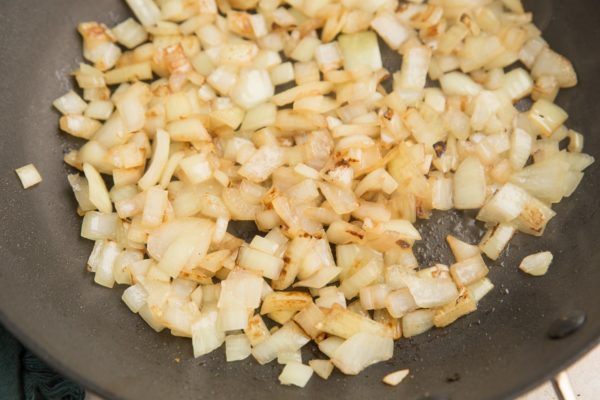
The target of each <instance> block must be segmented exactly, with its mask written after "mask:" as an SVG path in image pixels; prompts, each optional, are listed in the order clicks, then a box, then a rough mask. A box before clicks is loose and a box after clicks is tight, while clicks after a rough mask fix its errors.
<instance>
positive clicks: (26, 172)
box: [15, 164, 110, 212]
mask: <svg viewBox="0 0 600 400" xmlns="http://www.w3.org/2000/svg"><path fill="white" fill-rule="evenodd" d="M15 172H16V173H17V176H18V177H19V180H20V181H21V184H22V185H23V189H28V188H30V187H32V186H34V185H37V184H38V183H40V182H41V181H42V176H41V175H40V173H39V172H38V170H37V168H36V167H35V165H33V164H27V165H25V166H23V167H21V168H17V169H16V170H15ZM109 212H110V211H109Z"/></svg>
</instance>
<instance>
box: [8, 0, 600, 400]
mask: <svg viewBox="0 0 600 400" xmlns="http://www.w3.org/2000/svg"><path fill="white" fill-rule="evenodd" d="M594 5H595V3H594V2H593V1H592V0H589V1H583V0H580V1H577V2H562V1H560V0H552V1H550V0H535V1H534V0H531V1H528V2H526V7H527V8H528V9H530V10H533V11H534V12H535V16H536V19H537V23H538V26H540V28H542V29H543V30H544V36H545V37H546V39H547V40H548V41H549V42H550V43H551V45H552V47H553V48H555V49H556V50H557V51H558V52H561V53H563V54H565V55H566V56H567V57H568V58H570V59H571V60H573V61H574V64H575V67H576V69H577V71H578V73H579V77H580V85H579V86H578V87H577V88H575V89H571V90H567V91H564V92H563V93H562V94H561V96H560V98H559V100H558V103H559V104H560V105H562V106H563V107H564V108H565V109H566V110H567V111H568V112H569V113H570V125H571V126H572V127H573V128H574V129H576V130H578V131H580V132H583V133H584V134H585V135H586V148H587V151H588V152H590V153H591V154H592V155H594V156H596V157H597V158H598V155H599V154H600V151H599V150H600V137H599V135H598V134H597V128H596V126H597V124H596V116H598V115H600V95H599V93H600V91H598V88H599V87H600V75H599V74H598V73H597V71H598V70H600V69H599V68H600V56H599V55H598V53H597V51H596V50H597V49H596V47H597V45H596V44H597V43H600V27H598V24H597V21H596V17H595V15H594V13H592V12H589V10H591V9H594V8H593V7H594ZM127 15H128V11H127V10H126V9H125V6H124V2H123V1H122V0H104V1H102V2H77V1H75V0H55V1H52V2H38V1H35V0H21V1H18V2H5V3H3V4H2V5H1V6H0V49H1V50H0V52H1V53H2V55H3V57H1V58H0V76H1V77H2V79H0V89H1V92H2V96H1V98H0V127H2V145H1V146H0V152H1V154H2V156H1V157H0V188H1V193H2V200H3V201H2V202H0V221H1V223H2V230H1V231H0V235H1V236H0V259H1V260H2V262H0V318H1V319H2V321H3V323H5V324H6V325H7V326H8V328H9V329H10V330H11V331H12V332H13V333H15V334H16V335H17V336H18V337H19V338H20V339H21V340H23V341H24V343H25V344H26V345H27V346H29V347H30V348H32V349H33V350H34V351H35V352H37V353H38V354H39V355H40V356H41V357H42V358H44V359H45V360H47V361H50V362H51V363H52V364H53V365H55V366H56V367H57V368H58V369H59V370H60V371H62V372H64V373H66V374H67V375H69V376H71V377H74V378H76V379H78V380H79V381H81V382H82V383H83V384H84V385H86V386H88V387H90V388H92V389H93V390H94V391H96V392H98V393H100V394H102V395H104V396H106V397H115V398H127V399H138V398H139V399H164V398H181V399H187V398H208V397H215V396H217V397H219V398H237V397H240V396H245V397H249V398H259V397H264V396H266V395H270V396H274V397H275V398H287V399H296V398H298V399H299V398H309V397H310V398H331V397H334V396H336V397H338V398H339V397H341V398H346V399H362V398H365V397H367V396H369V397H371V398H382V399H385V398H390V399H391V398H407V399H413V398H420V397H422V396H426V395H439V396H447V397H448V398H460V399H500V398H506V397H510V396H512V395H514V394H515V393H517V392H519V391H521V390H523V389H525V388H528V387H530V386H531V385H533V384H536V383H539V382H541V380H542V379H544V378H546V377H547V376H548V375H549V374H550V373H552V372H554V371H556V370H557V369H558V368H560V367H562V366H564V365H565V363H567V362H569V361H572V360H573V358H574V357H575V356H577V355H579V354H581V352H582V351H584V350H585V349H586V348H589V346H590V345H591V344H592V343H594V342H595V341H596V339H597V338H598V336H599V335H600V307H599V306H598V305H599V304H600V292H599V291H598V290H597V282H599V281H600V270H599V269H598V268H597V265H599V264H600V254H599V253H598V252H596V251H595V246H596V242H595V241H596V238H597V237H598V236H599V234H600V215H599V214H598V213H597V210H598V209H600V193H599V190H600V188H599V186H598V185H597V184H595V182H596V180H597V178H596V177H597V176H599V175H598V168H599V167H598V164H595V165H594V166H592V167H591V168H590V169H589V172H588V173H587V174H586V177H585V179H584V182H583V184H582V185H581V187H580V189H579V190H578V191H577V192H576V193H575V195H574V196H572V197H571V198H569V199H567V200H565V201H564V202H563V203H561V204H560V205H558V206H557V207H556V210H557V211H558V217H556V218H555V219H554V220H553V221H552V222H551V223H550V225H549V227H548V230H547V233H546V234H545V235H544V237H543V238H541V239H534V238H532V237H527V236H525V235H518V236H517V237H516V238H515V239H514V240H513V241H512V242H511V245H510V247H509V249H508V250H507V251H506V254H505V255H504V256H503V257H502V258H501V259H500V260H499V261H498V262H496V263H492V264H491V279H492V281H493V282H494V283H495V284H496V288H495V290H494V291H493V293H492V294H490V295H489V296H488V297H486V298H485V299H484V300H483V302H482V303H481V305H480V308H479V310H478V311H477V312H476V313H474V314H471V315H469V316H467V317H465V318H463V319H461V320H459V321H458V322H457V323H455V324H454V325H452V326H451V327H449V328H447V329H444V330H434V331H431V332H429V333H427V334H424V335H421V336H418V337H416V338H414V339H411V340H401V341H399V342H398V343H397V345H396V350H395V356H394V359H393V360H391V361H389V362H386V363H382V364H379V365H377V366H374V367H371V368H369V369H367V370H366V371H364V373H362V374H361V375H359V376H357V377H344V376H342V375H341V374H338V373H334V374H333V375H332V377H331V378H330V379H329V381H327V382H325V381H322V380H320V379H318V378H313V379H312V380H311V382H310V383H309V385H308V386H307V388H306V389H305V390H302V391H301V390H296V389H292V388H288V387H283V386H279V385H278V383H277V375H278V374H279V372H280V369H281V367H280V366H279V365H276V364H270V365H267V366H263V367H260V366H258V365H257V364H256V363H255V362H254V361H252V360H246V361H244V362H237V363H226V362H225V357H224V354H223V351H222V350H219V351H217V352H215V353H212V354H210V355H208V356H205V357H202V358H199V359H194V358H193V357H192V352H191V344H190V342H189V340H185V339H180V338H174V337H170V336H169V335H168V334H166V333H164V334H156V333H154V332H153V331H151V330H150V329H149V328H147V327H146V326H145V324H144V322H143V321H141V319H139V318H137V317H136V316H133V315H132V314H131V313H130V312H129V310H128V309H127V308H126V306H125V305H124V304H123V303H122V302H121V300H120V296H119V294H120V291H121V290H122V288H119V289H117V290H112V291H111V290H107V289H104V288H102V287H99V286H96V285H94V284H93V282H92V276H91V275H90V274H87V273H86V272H85V271H84V268H83V267H84V265H85V261H86V259H87V256H88V254H89V251H90V250H91V245H92V244H91V242H87V241H84V240H83V239H80V238H79V226H80V219H79V217H78V216H77V215H76V214H75V212H74V210H75V203H74V200H73V199H72V195H71V194H70V192H69V188H68V184H67V181H66V179H65V175H66V173H67V171H68V170H67V168H66V167H65V166H64V165H63V163H62V156H63V153H64V152H65V151H67V150H68V149H70V148H73V147H74V146H76V145H77V143H76V141H74V140H70V139H68V138H66V137H65V136H64V135H62V134H59V133H58V129H57V114H56V113H55V112H54V111H53V110H52V109H51V107H50V104H51V102H52V100H53V99H54V98H56V97H58V96H59V95H61V94H63V93H64V92H65V91H67V90H68V89H69V88H71V80H70V79H69V73H70V71H71V70H73V69H74V68H75V67H76V65H77V62H78V61H80V60H81V55H80V54H81V50H80V41H79V38H78V37H77V34H76V32H75V27H76V25H77V23H79V22H82V21H88V20H100V21H101V22H105V23H107V24H108V25H109V26H111V25H114V24H115V23H117V22H118V21H121V20H123V19H124V18H125V17H126V16H127ZM30 162H33V163H35V165H36V166H37V167H38V169H39V170H40V172H41V174H42V176H43V178H44V182H43V183H42V184H41V185H39V186H38V187H36V188H34V189H31V190H27V191H24V190H22V189H21V187H20V186H19V183H18V181H17V179H16V177H15V175H14V172H13V170H14V169H15V168H17V167H20V166H22V165H25V164H27V163H30ZM419 229H420V230H421V231H422V232H423V236H424V237H426V238H428V242H427V243H426V244H423V245H422V246H421V247H420V248H419V250H418V256H419V257H420V261H421V262H422V263H423V264H428V263H430V262H432V261H440V262H446V263H448V262H450V261H451V258H450V253H449V250H448V249H447V247H446V245H445V244H444V237H445V236H446V234H448V233H454V234H456V235H457V236H459V237H462V238H465V239H468V240H470V241H474V240H476V239H478V238H479V236H480V235H481V230H480V228H479V227H478V226H477V225H476V224H474V223H473V222H472V218H471V217H470V216H469V215H465V214H463V213H450V214H448V213H436V214H434V216H433V218H432V219H431V220H429V221H426V222H423V223H421V224H420V226H419ZM242 231H244V229H242ZM542 250H551V251H552V252H553V253H554V255H555V262H554V264H553V265H552V267H551V270H550V273H549V274H548V275H547V276H545V277H543V278H539V279H535V278H531V277H525V276H523V275H522V274H520V273H519V272H518V270H517V268H516V266H517V265H518V263H519V262H520V260H521V258H522V257H523V256H525V255H527V254H530V253H533V252H537V251H542ZM575 310H581V311H583V312H585V313H586V314H587V317H588V320H587V323H586V324H585V325H584V326H583V327H582V328H581V329H580V330H579V331H578V332H576V333H575V334H573V335H572V336H570V337H568V338H566V339H564V340H560V341H553V340H550V339H548V338H547V330H548V329H549V327H550V325H551V324H552V322H553V321H555V320H556V319H557V318H559V317H561V316H563V315H567V314H569V313H571V312H573V311H575ZM319 356H320V354H319V353H318V352H317V351H316V350H315V349H314V348H312V347H308V348H307V349H306V350H305V352H304V360H305V361H308V360H309V359H311V358H313V357H319ZM176 360H180V361H176ZM403 368H410V370H411V377H410V379H408V380H407V381H406V382H405V383H403V384H402V385H400V386H399V387H397V388H395V389H390V388H389V387H386V386H385V385H382V384H381V378H382V377H383V376H384V375H385V374H387V373H389V372H391V371H394V370H397V369H403ZM457 378H458V379H457Z"/></svg>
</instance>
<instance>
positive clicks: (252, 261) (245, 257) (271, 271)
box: [238, 247, 283, 279]
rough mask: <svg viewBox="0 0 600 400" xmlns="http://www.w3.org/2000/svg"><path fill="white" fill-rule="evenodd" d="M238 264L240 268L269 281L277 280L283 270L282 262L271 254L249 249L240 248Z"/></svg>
mask: <svg viewBox="0 0 600 400" xmlns="http://www.w3.org/2000/svg"><path fill="white" fill-rule="evenodd" d="M238 264H239V265H240V266H241V267H242V268H246V269H249V270H251V271H256V272H259V273H261V274H262V275H263V276H264V277H266V278H269V279H277V278H278V277H279V274H280V273H281V270H282V268H283V260H282V259H281V258H278V257H275V256H273V255H271V254H267V253H263V252H262V251H259V250H256V249H253V248H250V247H242V248H240V251H239V255H238Z"/></svg>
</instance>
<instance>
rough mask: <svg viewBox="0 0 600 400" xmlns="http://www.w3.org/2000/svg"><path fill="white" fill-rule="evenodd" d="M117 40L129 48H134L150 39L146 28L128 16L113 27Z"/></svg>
mask: <svg viewBox="0 0 600 400" xmlns="http://www.w3.org/2000/svg"><path fill="white" fill-rule="evenodd" d="M112 32H113V33H114V35H115V38H116V39H117V41H118V42H119V43H120V44H122V45H123V46H125V47H127V48H128V49H133V48H136V47H137V46H139V45H140V44H142V43H144V42H145V41H146V40H147V39H148V33H147V32H146V30H145V29H144V28H143V27H142V26H141V25H140V24H138V23H137V22H136V21H135V20H134V19H133V18H128V19H126V20H125V21H123V22H121V23H120V24H119V25H117V26H115V27H114V28H112Z"/></svg>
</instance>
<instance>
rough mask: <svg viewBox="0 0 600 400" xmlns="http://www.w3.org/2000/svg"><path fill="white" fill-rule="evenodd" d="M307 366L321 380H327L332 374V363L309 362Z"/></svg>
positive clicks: (323, 361)
mask: <svg viewBox="0 0 600 400" xmlns="http://www.w3.org/2000/svg"><path fill="white" fill-rule="evenodd" d="M308 365H310V367H311V368H312V369H313V371H315V374H317V375H319V377H321V378H323V379H328V378H329V376H330V375H331V373H332V372H333V363H332V362H331V361H329V360H310V361H309V362H308Z"/></svg>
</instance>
